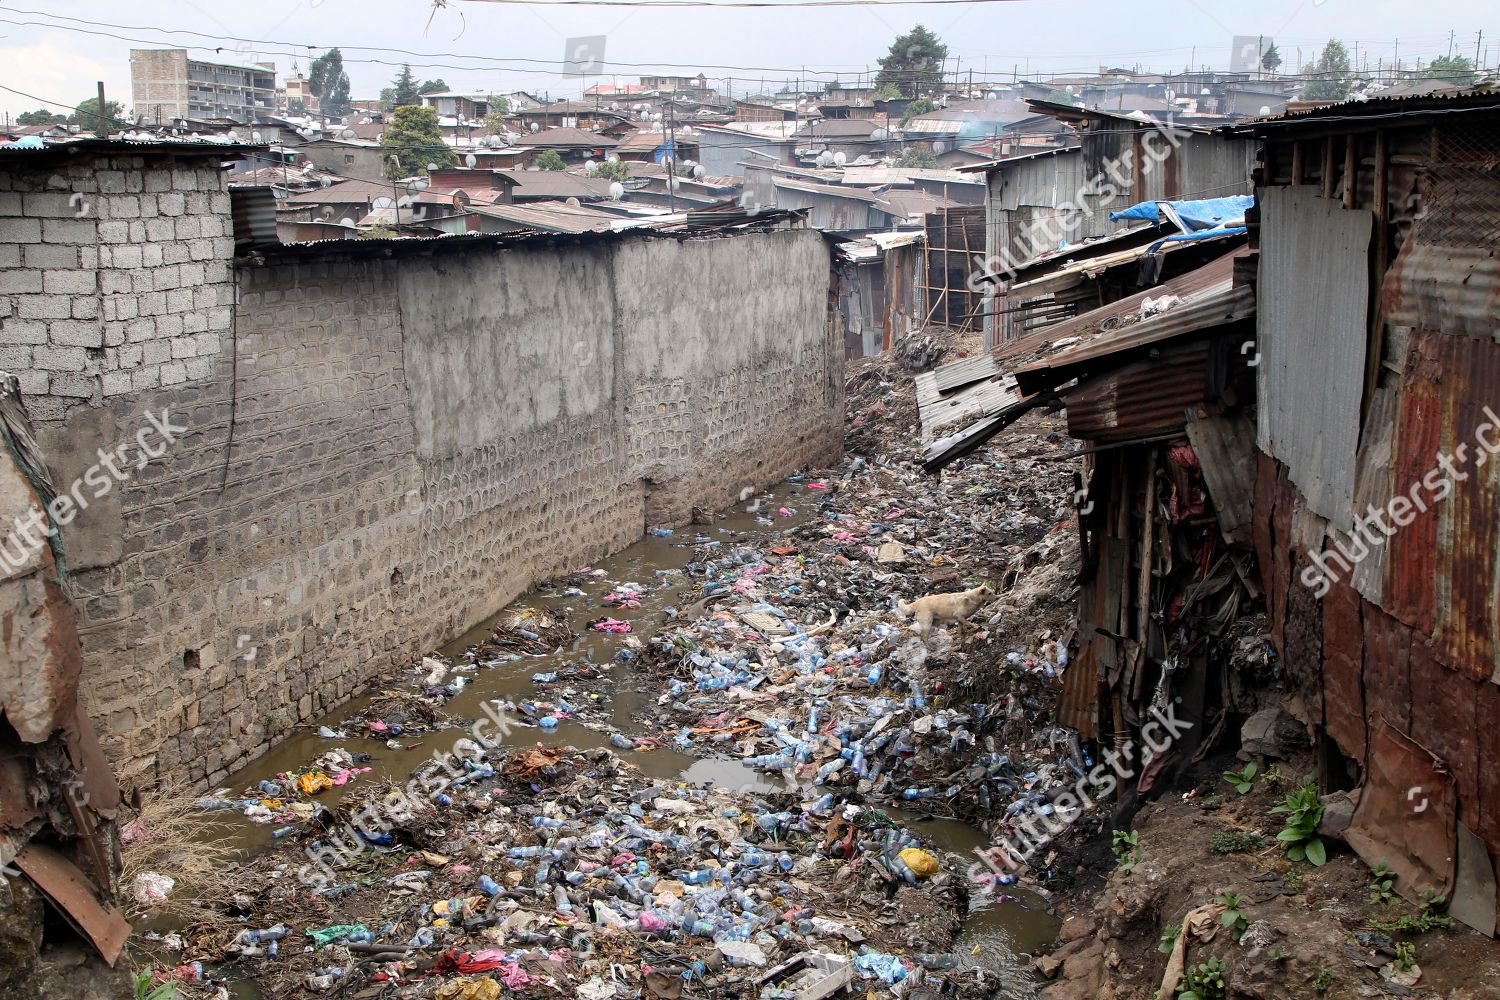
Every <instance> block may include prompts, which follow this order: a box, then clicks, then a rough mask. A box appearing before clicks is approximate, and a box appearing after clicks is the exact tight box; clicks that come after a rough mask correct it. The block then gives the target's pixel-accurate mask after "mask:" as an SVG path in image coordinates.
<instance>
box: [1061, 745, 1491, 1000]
mask: <svg viewBox="0 0 1500 1000" xmlns="http://www.w3.org/2000/svg"><path fill="white" fill-rule="evenodd" d="M1217 763H1218V764H1219V765H1221V766H1220V767H1218V768H1216V769H1215V770H1214V773H1213V774H1212V775H1203V776H1201V777H1200V778H1199V779H1198V780H1197V781H1196V782H1193V783H1191V784H1190V786H1189V787H1179V788H1176V789H1172V790H1169V791H1167V792H1165V793H1164V794H1163V795H1162V796H1161V797H1160V798H1159V799H1157V800H1156V801H1154V802H1151V803H1149V804H1147V805H1146V806H1145V807H1144V808H1142V809H1141V811H1140V812H1139V813H1138V814H1137V815H1136V817H1135V819H1134V823H1133V829H1134V831H1135V833H1136V835H1137V846H1136V850H1137V851H1138V852H1139V861H1138V862H1137V863H1136V864H1135V865H1134V866H1133V867H1131V866H1129V865H1116V862H1115V858H1114V856H1113V855H1112V854H1104V855H1103V856H1102V857H1101V856H1100V852H1097V851H1096V852H1094V854H1093V859H1094V866H1093V869H1094V871H1095V872H1097V873H1099V874H1104V875H1106V879H1107V880H1106V882H1105V884H1104V885H1103V886H1102V888H1101V889H1099V890H1098V891H1097V892H1090V891H1088V890H1087V888H1086V885H1087V880H1080V886H1081V888H1080V890H1079V891H1076V892H1071V893H1061V894H1059V896H1058V897H1057V902H1058V904H1059V908H1060V909H1061V910H1062V911H1063V913H1064V914H1065V919H1064V923H1063V931H1062V940H1061V942H1060V944H1059V947H1058V948H1057V950H1056V951H1055V952H1054V953H1053V954H1052V955H1050V956H1045V957H1043V958H1041V959H1039V960H1038V967H1039V968H1040V969H1041V970H1042V971H1043V972H1044V974H1047V975H1049V976H1055V977H1057V979H1058V982H1057V983H1056V984H1054V985H1052V986H1049V987H1048V988H1047V989H1046V990H1045V991H1044V992H1043V993H1042V996H1043V997H1044V998H1045V1000H1086V998H1087V1000H1095V998H1098V1000H1151V998H1152V997H1154V996H1155V995H1156V992H1157V990H1158V989H1159V987H1160V986H1161V985H1162V976H1163V972H1164V971H1165V969H1166V967H1167V963H1168V956H1167V954H1166V953H1164V952H1163V951H1162V950H1161V948H1162V946H1163V944H1162V942H1163V935H1167V936H1168V937H1169V939H1170V937H1171V936H1172V934H1173V931H1174V930H1175V928H1176V927H1177V926H1178V925H1179V924H1180V923H1181V922H1182V920H1183V917H1184V916H1185V915H1186V914H1187V913H1188V912H1189V911H1190V910H1193V909H1194V908H1196V907H1200V906H1204V905H1205V904H1210V903H1213V902H1214V901H1215V899H1216V898H1223V897H1222V895H1221V894H1223V893H1226V892H1227V893H1232V894H1235V895H1237V896H1239V897H1241V901H1240V902H1239V904H1238V905H1237V907H1236V909H1238V910H1239V912H1240V913H1242V914H1243V916H1244V919H1245V921H1246V924H1245V925H1242V926H1244V927H1245V929H1246V934H1245V936H1244V937H1243V938H1242V939H1241V940H1240V941H1239V942H1235V941H1234V940H1233V934H1232V933H1231V932H1230V931H1229V930H1228V929H1226V928H1225V927H1224V926H1223V925H1222V915H1221V914H1216V915H1215V918H1214V920H1213V924H1214V925H1215V926H1216V927H1217V933H1215V934H1214V935H1213V937H1212V939H1211V940H1207V941H1203V940H1198V939H1196V938H1194V939H1193V940H1191V942H1190V944H1189V947H1188V949H1187V954H1186V964H1187V965H1188V966H1196V965H1197V964H1199V963H1202V962H1205V961H1207V960H1209V959H1210V958H1213V957H1216V958H1218V959H1220V960H1221V961H1223V963H1224V964H1225V966H1226V967H1227V975H1226V977H1225V982H1226V987H1225V992H1224V993H1223V994H1222V995H1223V996H1225V997H1244V998H1257V1000H1259V998H1264V1000H1273V998H1278V1000H1279V998H1284V997H1327V998H1331V1000H1352V998H1356V997H1373V996H1407V997H1434V998H1444V1000H1470V998H1473V1000H1478V998H1481V997H1497V996H1500V947H1497V946H1496V944H1495V942H1493V941H1491V940H1489V939H1487V938H1485V937H1482V936H1480V935H1478V934H1475V933H1473V932H1471V931H1468V930H1467V929H1465V928H1463V927H1462V926H1461V925H1460V926H1456V927H1442V926H1439V927H1434V928H1433V929H1430V930H1427V931H1425V932H1420V931H1417V930H1400V931H1398V930H1395V929H1394V928H1393V925H1395V924H1397V923H1399V922H1401V920H1402V918H1403V917H1411V918H1417V917H1418V916H1419V914H1420V912H1421V911H1420V908H1419V907H1417V906H1413V905H1412V904H1411V903H1408V902H1406V901H1405V900H1402V899H1400V898H1399V897H1395V898H1393V899H1391V900H1388V901H1387V900H1384V899H1376V900H1375V901H1372V899H1371V892H1372V889H1371V883H1372V881H1373V880H1372V876H1371V873H1370V870H1369V869H1368V867H1367V866H1366V865H1365V864H1364V863H1363V862H1362V861H1361V860H1360V859H1359V858H1358V857H1357V856H1356V855H1355V854H1354V853H1353V852H1352V851H1350V850H1348V848H1347V847H1344V846H1343V845H1339V844H1336V843H1333V842H1331V841H1330V842H1329V847H1330V853H1329V857H1328V861H1327V863H1326V864H1325V865H1323V866H1322V867H1314V866H1313V865H1311V864H1309V863H1307V862H1305V861H1304V862H1292V861H1289V860H1287V858H1286V856H1285V854H1284V852H1283V850H1282V849H1281V846H1280V845H1279V844H1277V842H1276V839H1275V838H1276V834H1277V832H1278V831H1279V830H1281V829H1282V826H1283V822H1282V817H1281V816H1279V815H1275V814H1273V813H1272V812H1271V809H1272V807H1273V806H1275V805H1276V804H1277V803H1279V802H1280V801H1281V799H1282V797H1283V796H1284V795H1285V794H1286V793H1287V792H1288V791H1289V790H1291V789H1292V788H1293V787H1294V786H1295V785H1296V784H1297V783H1298V781H1297V780H1296V779H1293V778H1291V776H1293V775H1300V774H1302V773H1303V772H1304V771H1307V770H1310V762H1309V761H1306V760H1301V761H1292V762H1284V763H1281V764H1280V765H1278V766H1277V767H1276V768H1275V770H1273V771H1271V772H1270V775H1271V776H1270V777H1262V778H1261V779H1260V780H1257V781H1256V782H1255V785H1254V788H1253V790H1252V791H1251V792H1249V793H1248V794H1245V795H1240V794H1238V793H1237V792H1236V790H1235V789H1234V787H1232V786H1231V785H1230V784H1229V783H1228V782H1227V781H1224V780H1223V779H1222V778H1220V777H1218V775H1217V772H1218V771H1219V770H1223V769H1226V768H1227V769H1238V768H1239V767H1240V766H1241V765H1240V763H1239V762H1238V761H1235V760H1234V759H1233V758H1232V757H1231V756H1224V757H1222V758H1220V760H1219V761H1218V762H1217ZM1205 770H1206V769H1205ZM1256 835H1259V838H1260V840H1259V842H1258V843H1257V842H1256V840H1255V837H1256ZM1231 837H1234V838H1235V840H1236V842H1233V843H1232V842H1231V840H1230V838H1231ZM1104 843H1106V844H1107V841H1105V842H1104ZM1224 851H1230V853H1221V852H1224ZM1111 869H1112V870H1111ZM1436 922H1437V923H1443V922H1444V921H1443V920H1442V918H1441V917H1438V918H1437V921H1436ZM1398 945H1410V946H1411V947H1412V948H1414V949H1415V952H1414V957H1415V961H1416V964H1417V966H1418V968H1419V969H1420V970H1421V975H1420V978H1419V979H1418V980H1417V982H1416V983H1415V984H1414V985H1412V986H1410V987H1407V986H1401V985H1398V984H1396V983H1393V982H1390V981H1388V980H1387V979H1386V978H1385V977H1384V976H1383V975H1382V973H1381V970H1382V968H1386V969H1387V970H1388V971H1389V963H1391V962H1392V960H1393V959H1394V958H1396V954H1397V946H1398Z"/></svg>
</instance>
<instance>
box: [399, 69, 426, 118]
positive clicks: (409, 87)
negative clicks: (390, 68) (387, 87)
mask: <svg viewBox="0 0 1500 1000" xmlns="http://www.w3.org/2000/svg"><path fill="white" fill-rule="evenodd" d="M391 87H392V89H393V90H394V91H395V93H394V94H393V95H392V96H391V100H392V101H393V102H394V103H393V104H392V105H391V106H392V107H395V108H404V107H407V106H408V105H412V104H421V103H422V94H421V92H420V91H419V90H417V78H416V77H414V76H412V75H411V67H410V66H407V65H404V64H403V65H402V67H401V72H400V73H397V74H396V79H395V81H393V82H392V84H391Z"/></svg>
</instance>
